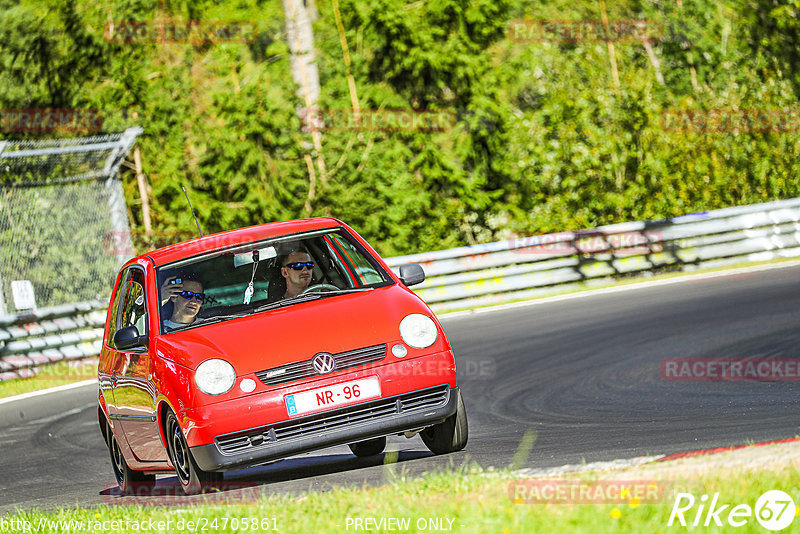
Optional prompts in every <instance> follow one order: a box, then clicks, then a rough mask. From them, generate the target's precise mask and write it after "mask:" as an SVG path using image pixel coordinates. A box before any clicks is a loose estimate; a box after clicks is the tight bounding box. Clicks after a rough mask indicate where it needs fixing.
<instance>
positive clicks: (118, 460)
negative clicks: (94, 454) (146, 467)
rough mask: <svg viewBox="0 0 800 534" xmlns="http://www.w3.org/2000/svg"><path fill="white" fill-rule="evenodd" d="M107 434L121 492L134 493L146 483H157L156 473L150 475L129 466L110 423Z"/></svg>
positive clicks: (115, 474) (112, 462)
mask: <svg viewBox="0 0 800 534" xmlns="http://www.w3.org/2000/svg"><path fill="white" fill-rule="evenodd" d="M106 436H107V442H106V445H108V452H109V454H111V466H112V467H113V468H114V477H115V478H116V479H117V484H119V491H120V493H122V494H123V495H127V494H130V493H134V492H135V491H136V488H137V487H140V486H143V485H146V484H149V485H153V484H155V482H156V476H155V475H148V474H146V473H143V472H142V471H136V470H134V469H131V468H130V467H129V466H128V462H126V461H125V457H124V456H122V451H121V450H120V448H119V443H117V438H115V437H114V432H113V431H112V430H111V427H110V426H108V425H106Z"/></svg>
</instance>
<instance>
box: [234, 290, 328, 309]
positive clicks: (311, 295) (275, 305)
mask: <svg viewBox="0 0 800 534" xmlns="http://www.w3.org/2000/svg"><path fill="white" fill-rule="evenodd" d="M318 298H319V294H317V293H306V294H305V295H296V296H294V297H289V298H288V299H283V300H279V301H277V302H270V303H269V304H262V305H261V306H257V307H255V308H253V309H252V310H251V311H250V312H249V313H259V312H262V311H267V310H273V309H275V308H282V307H283V306H287V305H289V304H294V303H295V302H305V301H307V300H316V299H318Z"/></svg>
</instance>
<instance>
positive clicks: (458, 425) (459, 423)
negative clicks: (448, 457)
mask: <svg viewBox="0 0 800 534" xmlns="http://www.w3.org/2000/svg"><path fill="white" fill-rule="evenodd" d="M419 435H420V436H422V441H424V442H425V446H426V447H428V449H430V451H431V452H432V453H434V454H447V453H449V452H456V451H460V450H461V449H463V448H464V447H466V446H467V438H469V425H468V424H467V410H466V408H464V401H463V400H462V399H461V390H458V400H457V402H456V413H454V414H453V415H451V416H450V417H448V418H447V419H445V420H444V421H442V422H441V423H439V424H437V425H433V426H430V427H428V428H426V429H425V430H423V431H422V432H420V434H419Z"/></svg>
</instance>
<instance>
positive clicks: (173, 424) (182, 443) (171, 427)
mask: <svg viewBox="0 0 800 534" xmlns="http://www.w3.org/2000/svg"><path fill="white" fill-rule="evenodd" d="M166 435H167V453H168V454H169V459H170V461H171V462H172V465H173V466H174V467H175V473H176V474H177V475H178V482H180V483H181V487H182V488H183V492H184V493H186V495H195V494H197V493H200V492H202V491H203V488H204V487H205V486H208V485H210V484H212V483H214V482H219V481H221V480H222V478H223V475H222V473H215V472H208V471H203V470H202V469H200V468H199V467H198V466H197V463H196V462H195V461H194V458H193V457H192V453H191V451H190V450H189V445H188V444H187V443H186V438H185V437H184V436H183V431H182V430H181V426H180V425H179V424H178V418H177V417H176V416H175V414H174V413H172V412H169V415H168V416H167V434H166Z"/></svg>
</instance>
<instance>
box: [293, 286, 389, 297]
mask: <svg viewBox="0 0 800 534" xmlns="http://www.w3.org/2000/svg"><path fill="white" fill-rule="evenodd" d="M373 289H375V288H374V287H354V288H351V289H337V290H336V291H323V290H319V291H309V292H308V293H306V295H319V296H320V297H325V296H327V295H345V294H347V293H361V292H362V291H372V290H373Z"/></svg>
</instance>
